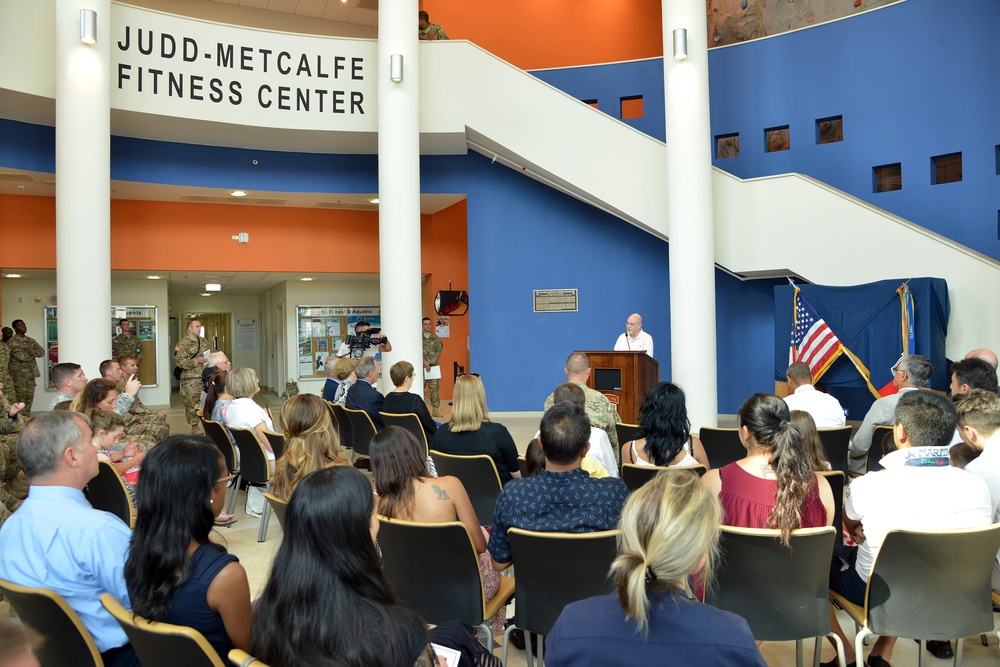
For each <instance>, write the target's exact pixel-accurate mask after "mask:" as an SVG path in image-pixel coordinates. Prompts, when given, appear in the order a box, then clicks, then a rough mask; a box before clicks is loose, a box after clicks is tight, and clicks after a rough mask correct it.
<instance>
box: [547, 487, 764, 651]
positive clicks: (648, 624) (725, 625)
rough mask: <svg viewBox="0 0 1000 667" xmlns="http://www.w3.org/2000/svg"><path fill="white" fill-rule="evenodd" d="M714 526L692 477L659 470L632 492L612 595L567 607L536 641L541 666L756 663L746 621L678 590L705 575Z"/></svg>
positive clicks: (704, 493) (716, 513) (705, 494)
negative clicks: (542, 647)
mask: <svg viewBox="0 0 1000 667" xmlns="http://www.w3.org/2000/svg"><path fill="white" fill-rule="evenodd" d="M721 519H722V510H721V508H720V506H719V501H718V500H717V499H716V498H715V496H714V495H713V494H712V492H711V491H709V490H708V489H707V488H706V487H705V486H704V485H703V484H701V483H700V482H699V481H698V477H697V476H696V475H694V474H688V473H680V474H668V473H660V474H659V475H657V476H656V477H654V478H653V479H652V480H651V481H650V482H648V483H647V484H645V485H644V486H642V487H641V488H640V489H638V490H637V491H635V492H633V493H632V495H631V496H629V499H628V501H627V502H626V503H625V509H624V510H622V516H621V520H620V522H619V525H618V528H619V531H620V533H619V535H618V558H616V559H615V561H614V563H613V564H612V565H611V572H610V575H609V577H610V578H611V579H612V580H613V581H614V582H615V584H616V592H614V593H612V594H611V595H604V596H598V597H594V598H590V599H588V600H583V601H581V602H574V603H573V604H570V605H567V606H566V608H565V609H564V610H563V612H562V614H561V615H560V616H559V620H557V621H556V624H555V626H554V627H553V628H552V632H550V633H549V635H548V637H547V638H546V640H545V662H546V663H547V664H548V665H550V667H560V666H561V665H602V666H604V665H612V666H613V665H641V664H644V663H646V664H655V665H665V666H667V667H672V666H674V665H677V666H680V665H760V666H763V665H766V663H765V662H764V659H763V658H762V657H761V655H760V652H759V651H758V650H757V645H756V643H755V642H754V638H753V635H752V634H751V633H750V628H749V627H748V626H747V623H746V621H745V620H743V619H742V618H740V617H739V616H736V615H735V614H731V613H729V612H726V611H721V610H719V609H716V608H714V607H710V606H708V605H704V604H701V603H700V602H698V601H697V600H695V599H694V597H693V596H692V595H691V591H690V588H689V587H688V577H689V576H690V575H692V574H694V573H703V575H702V576H703V577H704V578H710V577H711V572H712V568H713V565H714V563H715V559H716V556H717V552H718V545H719V524H720V522H721ZM623 612H624V613H623Z"/></svg>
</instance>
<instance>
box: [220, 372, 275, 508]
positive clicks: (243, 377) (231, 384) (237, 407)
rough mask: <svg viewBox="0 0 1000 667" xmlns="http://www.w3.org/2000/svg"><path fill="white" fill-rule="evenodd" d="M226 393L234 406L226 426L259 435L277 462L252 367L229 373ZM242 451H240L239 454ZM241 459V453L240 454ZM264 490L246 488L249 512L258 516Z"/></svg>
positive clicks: (268, 416)
mask: <svg viewBox="0 0 1000 667" xmlns="http://www.w3.org/2000/svg"><path fill="white" fill-rule="evenodd" d="M226 390H227V391H228V392H229V393H230V394H231V395H232V396H233V401H232V403H230V404H229V409H228V410H227V411H226V426H228V427H229V428H248V429H251V430H252V431H253V432H254V433H256V434H257V440H259V441H260V443H261V444H262V445H263V446H264V454H265V455H266V456H267V460H268V461H269V462H270V465H271V466H273V465H274V463H273V461H274V452H273V451H271V443H270V442H269V441H268V439H267V434H266V433H265V432H266V431H273V430H274V422H273V421H271V414H270V413H269V412H268V411H267V410H265V409H264V408H262V407H260V406H259V405H257V404H256V403H255V402H254V400H253V397H254V396H256V395H257V393H258V392H259V391H260V380H258V379H257V373H256V372H255V371H254V369H252V368H247V367H245V366H240V367H237V368H234V369H232V370H231V371H229V375H227V376H226ZM238 450H239V448H237V452H238ZM240 456H241V457H242V454H240ZM265 502H267V501H266V500H265V499H264V491H263V489H261V487H259V486H249V487H247V504H246V509H245V511H246V513H247V514H249V515H250V516H254V517H259V516H261V514H263V512H264V503H265Z"/></svg>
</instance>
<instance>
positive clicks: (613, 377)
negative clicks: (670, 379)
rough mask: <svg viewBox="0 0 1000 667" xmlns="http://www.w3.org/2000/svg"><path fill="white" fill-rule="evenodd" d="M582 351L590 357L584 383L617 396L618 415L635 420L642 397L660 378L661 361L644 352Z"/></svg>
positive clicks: (634, 421) (628, 421)
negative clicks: (588, 377) (588, 375)
mask: <svg viewBox="0 0 1000 667" xmlns="http://www.w3.org/2000/svg"><path fill="white" fill-rule="evenodd" d="M585 352H586V354H587V356H588V357H590V379H589V380H587V386H588V387H590V388H591V389H596V390H597V391H599V392H601V393H602V394H606V395H608V396H609V397H610V396H617V397H618V416H619V417H621V418H622V421H623V422H625V423H626V424H636V423H638V421H639V407H640V406H641V405H642V399H643V398H644V397H645V396H646V392H647V391H649V389H650V387H652V386H653V385H654V384H656V383H657V382H659V381H660V362H658V361H657V360H656V359H654V358H652V357H651V356H649V355H648V354H646V353H645V352H612V351H608V350H593V351H591V350H586V351H585ZM611 402H612V403H614V402H615V401H614V399H611Z"/></svg>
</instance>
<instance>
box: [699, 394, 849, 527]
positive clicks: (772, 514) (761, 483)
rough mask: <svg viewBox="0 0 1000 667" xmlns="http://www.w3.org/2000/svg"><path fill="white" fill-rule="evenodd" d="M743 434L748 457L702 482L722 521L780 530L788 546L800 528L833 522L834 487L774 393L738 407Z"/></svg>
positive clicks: (742, 439)
mask: <svg viewBox="0 0 1000 667" xmlns="http://www.w3.org/2000/svg"><path fill="white" fill-rule="evenodd" d="M739 434H740V440H741V441H742V442H743V446H744V447H746V448H747V455H746V457H745V458H742V459H740V460H739V461H736V462H734V463H730V464H729V465H727V466H724V467H722V468H717V469H715V470H709V471H708V472H707V473H706V474H705V476H704V477H703V478H702V482H704V483H705V484H706V485H707V486H708V488H710V489H711V490H712V491H714V492H715V493H716V494H717V495H718V496H719V500H720V501H721V502H722V512H723V517H722V523H723V524H725V525H727V526H740V527H743V528H776V529H778V530H780V531H781V537H782V540H783V541H784V542H785V543H786V544H787V542H788V535H789V533H791V532H792V531H793V530H795V529H796V528H819V527H822V526H829V525H831V524H832V523H833V519H834V516H833V512H834V510H833V507H834V505H833V492H832V491H831V490H830V483H829V482H827V481H826V479H825V478H823V477H821V476H819V475H817V474H816V473H815V472H814V471H813V466H812V457H810V455H809V453H808V452H807V451H806V443H805V441H804V438H803V434H802V431H801V430H800V429H799V427H798V426H796V425H795V424H794V423H793V422H792V421H791V416H790V413H789V411H788V405H787V404H786V403H785V401H784V400H782V399H781V398H779V397H777V396H775V395H774V394H763V393H761V394H754V395H753V396H751V397H750V398H749V399H748V400H747V402H746V403H744V404H743V406H742V407H741V408H740V412H739Z"/></svg>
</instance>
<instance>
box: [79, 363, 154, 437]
mask: <svg viewBox="0 0 1000 667" xmlns="http://www.w3.org/2000/svg"><path fill="white" fill-rule="evenodd" d="M129 405H131V401H130V402H129ZM69 409H70V410H71V411H73V412H79V413H80V414H83V415H86V416H87V418H88V419H89V418H90V417H92V416H93V415H95V414H97V413H98V412H103V411H111V412H114V413H116V414H118V415H120V416H122V417H124V416H125V413H127V412H128V408H127V407H126V408H125V409H122V404H120V403H118V386H117V384H116V383H115V381H114V380H112V379H110V378H98V379H96V380H91V381H90V382H88V383H87V384H85V385H84V387H83V389H82V390H81V391H80V393H78V394H77V395H76V398H74V399H73V401H72V402H71V403H70V404H69ZM132 440H135V441H136V442H138V443H140V444H141V445H142V446H143V447H144V448H146V449H151V448H153V447H154V446H155V445H156V441H155V440H153V439H152V438H150V437H149V436H145V435H138V436H133V438H132ZM115 448H116V449H120V447H118V446H117V445H116V446H115Z"/></svg>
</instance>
